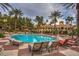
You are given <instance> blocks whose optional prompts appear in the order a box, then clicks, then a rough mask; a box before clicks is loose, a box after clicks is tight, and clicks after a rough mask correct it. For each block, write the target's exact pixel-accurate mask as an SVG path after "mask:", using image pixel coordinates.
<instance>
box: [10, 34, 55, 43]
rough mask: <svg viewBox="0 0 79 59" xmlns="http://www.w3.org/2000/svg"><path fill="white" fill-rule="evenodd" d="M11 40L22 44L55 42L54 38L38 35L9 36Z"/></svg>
mask: <svg viewBox="0 0 79 59" xmlns="http://www.w3.org/2000/svg"><path fill="white" fill-rule="evenodd" d="M11 38H13V39H15V40H19V41H22V42H29V43H39V42H48V41H56V38H55V37H51V36H46V35H38V34H17V35H13V36H11Z"/></svg>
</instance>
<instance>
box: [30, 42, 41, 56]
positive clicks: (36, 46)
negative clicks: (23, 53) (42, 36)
mask: <svg viewBox="0 0 79 59" xmlns="http://www.w3.org/2000/svg"><path fill="white" fill-rule="evenodd" d="M41 45H42V43H34V45H33V47H30V48H29V49H30V51H31V55H34V54H35V53H40V52H41V51H40V49H41Z"/></svg>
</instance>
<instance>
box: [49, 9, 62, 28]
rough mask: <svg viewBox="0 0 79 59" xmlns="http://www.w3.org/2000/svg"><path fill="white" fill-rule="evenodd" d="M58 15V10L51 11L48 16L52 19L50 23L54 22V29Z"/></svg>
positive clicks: (59, 13) (59, 15)
mask: <svg viewBox="0 0 79 59" xmlns="http://www.w3.org/2000/svg"><path fill="white" fill-rule="evenodd" d="M59 17H61V12H59V11H58V10H57V11H54V12H51V15H50V16H49V18H51V19H52V20H51V22H50V24H52V23H54V29H56V23H57V18H59Z"/></svg>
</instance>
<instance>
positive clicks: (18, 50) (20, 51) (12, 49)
mask: <svg viewBox="0 0 79 59" xmlns="http://www.w3.org/2000/svg"><path fill="white" fill-rule="evenodd" d="M2 48H4V51H3V52H2V54H1V56H31V52H29V49H28V43H23V44H22V45H20V46H15V45H4V46H2ZM35 56H79V46H73V47H71V48H63V47H60V48H59V52H55V51H54V52H51V53H48V52H44V53H42V54H36V55H35Z"/></svg>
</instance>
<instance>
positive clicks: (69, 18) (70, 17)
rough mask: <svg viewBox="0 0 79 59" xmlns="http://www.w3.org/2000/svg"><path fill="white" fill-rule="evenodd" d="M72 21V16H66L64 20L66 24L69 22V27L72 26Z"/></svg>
mask: <svg viewBox="0 0 79 59" xmlns="http://www.w3.org/2000/svg"><path fill="white" fill-rule="evenodd" d="M73 20H74V18H73V17H72V16H68V17H67V19H66V21H67V22H69V23H70V22H71V25H72V21H73Z"/></svg>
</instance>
